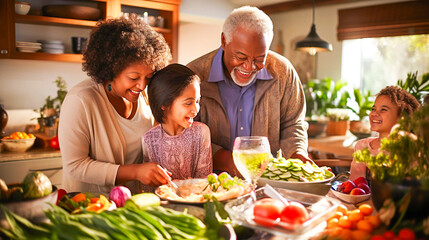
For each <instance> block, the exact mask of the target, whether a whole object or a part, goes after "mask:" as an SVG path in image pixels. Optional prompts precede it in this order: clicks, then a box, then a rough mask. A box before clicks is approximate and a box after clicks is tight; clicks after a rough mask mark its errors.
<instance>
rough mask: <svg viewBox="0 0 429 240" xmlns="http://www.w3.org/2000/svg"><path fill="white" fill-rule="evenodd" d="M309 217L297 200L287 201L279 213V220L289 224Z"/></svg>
mask: <svg viewBox="0 0 429 240" xmlns="http://www.w3.org/2000/svg"><path fill="white" fill-rule="evenodd" d="M308 218H309V214H308V211H307V209H306V208H305V207H304V205H302V204H301V203H299V202H289V205H288V206H286V207H285V208H284V209H283V211H282V212H281V214H280V220H281V221H282V222H287V223H291V224H297V223H298V224H301V223H303V222H305V221H307V219H308Z"/></svg>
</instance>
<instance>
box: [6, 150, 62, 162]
mask: <svg viewBox="0 0 429 240" xmlns="http://www.w3.org/2000/svg"><path fill="white" fill-rule="evenodd" d="M56 157H61V152H60V150H55V149H52V148H46V149H45V148H31V149H30V150H28V151H26V152H8V151H5V150H4V151H3V152H1V153H0V162H7V161H17V160H29V159H40V158H56Z"/></svg>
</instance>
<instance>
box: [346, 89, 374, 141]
mask: <svg viewBox="0 0 429 240" xmlns="http://www.w3.org/2000/svg"><path fill="white" fill-rule="evenodd" d="M353 96H354V104H353V105H352V107H349V109H350V110H351V111H352V112H353V113H354V114H355V115H356V116H357V117H358V120H352V121H350V132H351V133H353V135H355V136H356V137H358V138H366V137H369V136H370V135H371V128H370V124H369V119H368V115H369V113H370V112H371V109H372V106H373V105H374V101H373V100H372V96H371V91H369V90H368V91H366V92H364V94H363V95H362V94H361V91H360V90H359V89H358V88H355V89H353Z"/></svg>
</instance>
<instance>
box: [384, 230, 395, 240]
mask: <svg viewBox="0 0 429 240" xmlns="http://www.w3.org/2000/svg"><path fill="white" fill-rule="evenodd" d="M383 237H384V238H385V239H387V240H391V239H394V238H395V237H396V234H395V233H394V232H392V231H386V232H384V233H383Z"/></svg>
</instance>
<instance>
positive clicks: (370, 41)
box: [341, 34, 429, 94]
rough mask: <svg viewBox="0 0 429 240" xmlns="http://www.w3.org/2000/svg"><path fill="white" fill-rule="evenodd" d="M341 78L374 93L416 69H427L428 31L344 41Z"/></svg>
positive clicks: (428, 61)
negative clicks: (419, 33)
mask: <svg viewBox="0 0 429 240" xmlns="http://www.w3.org/2000/svg"><path fill="white" fill-rule="evenodd" d="M342 54H343V55H342V64H341V65H342V66H341V69H342V70H341V78H342V79H344V80H346V81H347V82H349V84H350V85H351V86H353V88H360V89H362V90H370V91H371V93H372V94H376V93H377V92H379V91H380V90H381V89H382V88H383V87H385V86H388V85H395V84H396V83H397V81H398V79H402V80H405V79H406V78H407V73H409V72H413V73H414V72H416V71H418V79H420V76H421V75H422V74H423V73H427V72H429V57H428V56H429V34H421V35H407V36H397V37H381V38H362V39H353V40H344V41H343V52H342Z"/></svg>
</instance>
